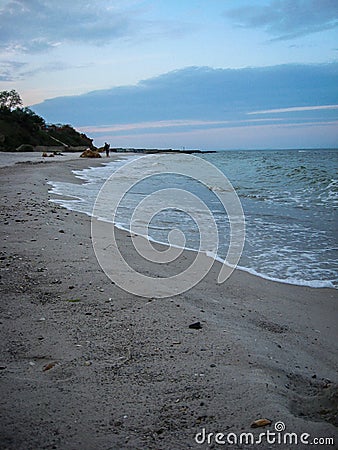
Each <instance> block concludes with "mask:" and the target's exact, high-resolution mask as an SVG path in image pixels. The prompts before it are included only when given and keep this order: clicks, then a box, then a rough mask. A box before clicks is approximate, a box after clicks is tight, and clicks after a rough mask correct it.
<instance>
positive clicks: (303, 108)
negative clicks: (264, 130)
mask: <svg viewBox="0 0 338 450" xmlns="http://www.w3.org/2000/svg"><path fill="white" fill-rule="evenodd" d="M324 109H338V105H321V106H292V107H291V108H279V109H267V110H265V111H252V112H249V113H247V114H248V115H251V114H271V113H272V114H276V113H288V112H300V111H322V110H324Z"/></svg>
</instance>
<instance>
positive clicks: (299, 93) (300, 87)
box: [33, 63, 338, 126]
mask: <svg viewBox="0 0 338 450" xmlns="http://www.w3.org/2000/svg"><path fill="white" fill-rule="evenodd" d="M337 76H338V63H331V64H319V65H297V64H295V65H293V64H290V65H281V66H272V67H259V68H245V69H211V68H209V67H188V68H185V69H181V70H177V71H174V72H169V73H166V74H163V75H161V76H158V77H155V78H150V79H148V80H144V81H141V82H140V83H138V84H137V85H135V86H123V87H117V88H112V89H108V90H100V91H94V92H90V93H88V94H83V95H78V96H69V97H58V98H54V99H50V100H46V101H44V102H43V103H40V104H38V105H33V108H34V110H36V112H37V113H39V114H42V115H43V116H44V117H45V118H46V120H47V121H50V122H67V123H72V124H73V125H74V126H89V125H90V126H95V125H99V126H102V125H111V124H134V123H140V122H157V123H158V122H159V121H182V120H183V121H187V120H189V121H229V120H230V121H236V120H237V121H238V120H248V117H247V114H248V113H250V112H252V111H266V110H274V109H281V108H294V107H295V105H296V106H297V107H306V108H311V109H312V110H307V111H306V114H307V115H310V114H315V113H317V114H318V113H320V114H321V115H324V114H325V115H326V116H330V115H331V116H332V115H333V114H335V110H330V109H326V110H319V109H317V110H313V107H314V106H322V105H333V104H338V89H337V82H336V80H337ZM304 113H305V111H304Z"/></svg>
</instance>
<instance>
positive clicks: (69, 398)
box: [0, 157, 338, 450]
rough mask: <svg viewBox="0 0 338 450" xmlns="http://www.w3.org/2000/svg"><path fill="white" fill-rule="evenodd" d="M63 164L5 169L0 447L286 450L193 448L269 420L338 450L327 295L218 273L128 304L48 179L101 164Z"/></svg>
mask: <svg viewBox="0 0 338 450" xmlns="http://www.w3.org/2000/svg"><path fill="white" fill-rule="evenodd" d="M56 158H60V160H58V161H56ZM61 158H62V157H55V158H50V160H53V161H50V162H49V163H48V164H46V163H38V164H31V163H27V162H23V163H21V164H16V165H12V166H11V167H2V168H1V169H0V176H1V193H2V195H1V202H2V205H1V219H2V220H1V231H2V236H3V241H2V248H1V253H0V259H1V280H0V282H1V284H0V286H1V318H0V321H1V339H0V345H1V353H0V369H1V370H0V381H1V425H0V435H1V438H0V448H1V449H13V450H14V449H15V450H19V449H22V450H23V449H24V450H28V449H32V450H33V449H34V450H37V449H52V448H55V449H64V450H66V449H67V450H70V449H74V450H75V449H93V450H94V449H125V448H126V449H189V448H194V449H195V448H218V447H220V448H231V449H233V448H264V449H267V448H275V447H277V448H283V449H284V448H285V449H287V448H295V446H294V445H293V446H292V445H276V444H275V445H273V444H269V443H267V442H265V441H264V438H263V444H254V445H250V446H248V445H245V444H231V445H230V444H226V445H221V444H220V445H218V444H217V443H215V441H214V437H211V438H210V439H211V441H210V442H213V446H212V445H207V442H206V441H205V442H204V443H203V444H199V443H198V442H196V440H195V436H196V434H197V433H201V432H202V430H203V429H204V430H206V433H214V434H215V433H218V432H219V433H223V434H224V436H227V433H236V434H237V435H239V434H240V433H243V432H253V433H254V434H255V435H256V436H258V434H259V433H262V432H265V431H267V430H269V431H270V432H274V431H275V430H274V425H275V423H276V422H278V421H282V422H284V424H285V426H286V431H287V432H290V433H291V432H294V433H298V434H299V436H300V435H301V433H308V434H310V435H311V437H310V438H309V442H311V440H312V439H313V438H315V437H335V442H336V444H337V442H338V441H337V428H336V427H337V416H336V414H337V371H336V368H337V343H338V336H337V328H338V327H337V317H338V314H337V312H338V311H337V310H338V298H337V297H338V295H337V291H336V290H333V289H313V288H306V287H297V286H292V285H286V284H280V283H275V282H270V281H267V280H263V279H261V278H258V277H255V276H252V275H250V274H248V273H245V272H241V271H238V270H236V271H235V272H234V273H233V274H232V276H231V277H230V279H228V280H227V281H226V282H225V283H224V284H221V285H219V284H217V281H216V280H217V275H218V272H219V263H215V264H214V266H213V267H212V269H211V271H210V272H209V274H208V275H207V276H206V277H205V278H204V279H203V280H202V281H201V282H200V283H199V284H198V285H197V286H195V287H194V288H192V289H191V290H190V291H188V292H185V293H183V294H181V295H177V296H175V297H171V298H167V299H159V298H157V297H156V292H155V293H154V295H153V296H152V297H149V298H142V297H137V296H135V295H132V294H129V293H128V292H125V291H123V290H121V289H120V288H119V287H117V286H116V284H113V283H112V281H111V280H110V279H109V278H107V276H106V275H105V274H104V273H103V271H102V269H101V267H100V266H99V264H98V262H97V260H96V257H95V254H94V251H93V248H92V243H91V228H90V218H89V217H87V216H85V215H83V214H80V213H75V212H70V211H67V210H65V209H63V208H61V207H59V206H57V205H55V204H53V203H51V202H50V201H49V199H50V198H51V194H49V193H48V190H49V188H50V186H49V185H48V184H47V182H48V180H54V181H67V180H71V181H74V177H73V175H72V173H71V170H73V169H81V168H84V167H88V166H94V165H98V164H101V163H102V162H106V159H105V158H102V159H100V160H83V159H80V158H78V157H76V158H75V159H73V158H71V159H70V160H62V164H60V163H59V162H60V161H61ZM1 161H2V160H1V158H0V165H2V166H4V165H5V166H7V165H8V164H7V163H6V164H3V162H1ZM16 162H18V161H16ZM117 238H118V241H119V243H120V245H122V246H123V247H124V248H125V252H126V253H127V255H128V252H130V251H132V250H131V246H130V237H129V236H128V234H127V233H125V232H122V231H117ZM133 258H134V264H135V266H136V267H138V266H139V267H142V270H145V271H146V270H148V268H147V266H145V265H144V261H142V260H141V259H140V260H138V259H137V258H136V257H134V256H133ZM182 258H183V259H184V260H185V261H186V263H187V264H189V261H190V260H191V258H193V254H191V253H189V252H185V253H184V255H183V256H182ZM149 270H150V269H149ZM161 270H162V271H164V270H165V268H164V269H161ZM178 270H179V268H178ZM163 273H164V272H163ZM163 273H161V271H160V272H159V273H158V274H154V275H156V276H161V275H163ZM159 289H160V285H159ZM195 322H200V324H201V326H202V328H201V329H191V328H189V325H190V324H192V323H195ZM259 418H268V419H270V420H271V421H272V424H271V425H270V426H268V427H264V428H257V429H255V430H254V429H251V428H250V424H251V423H252V422H253V421H254V420H256V419H259ZM199 438H200V440H201V439H202V438H203V435H199ZM224 439H225V437H224ZM297 448H309V445H298V446H297ZM311 448H334V446H329V445H328V446H327V447H325V445H322V446H318V447H317V445H311Z"/></svg>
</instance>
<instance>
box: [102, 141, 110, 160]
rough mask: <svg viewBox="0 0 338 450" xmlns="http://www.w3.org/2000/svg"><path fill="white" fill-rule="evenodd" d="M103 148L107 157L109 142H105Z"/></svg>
mask: <svg viewBox="0 0 338 450" xmlns="http://www.w3.org/2000/svg"><path fill="white" fill-rule="evenodd" d="M103 148H104V150H105V152H106V156H107V158H109V152H110V144H108V143H107V142H105V143H104V147H103Z"/></svg>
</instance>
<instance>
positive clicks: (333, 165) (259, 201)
mask: <svg viewBox="0 0 338 450" xmlns="http://www.w3.org/2000/svg"><path fill="white" fill-rule="evenodd" d="M198 156H199V157H201V158H203V159H204V160H206V161H208V162H210V163H212V164H213V165H215V166H216V167H217V168H218V169H220V170H221V171H222V172H223V173H224V174H225V175H226V177H227V178H228V179H229V181H230V182H231V183H232V185H233V187H234V188H235V190H236V192H237V195H238V196H239V198H240V201H241V203H242V207H243V211H244V215H245V222H246V238H245V246H244V251H243V254H242V256H241V259H240V262H239V267H240V268H242V269H244V270H247V271H250V272H251V273H254V274H256V275H258V276H262V277H265V278H270V279H273V280H279V281H283V282H287V283H291V284H298V285H308V286H313V287H323V286H327V287H337V286H338V258H337V255H338V252H337V247H338V245H337V206H338V181H337V180H338V177H337V172H338V151H335V150H288V151H286V150H283V151H224V152H217V153H209V154H205V155H203V154H202V155H200V154H199V155H198ZM125 158H126V159H125V160H123V161H117V162H111V163H108V164H106V165H104V166H102V167H97V168H89V169H85V170H82V171H75V172H74V173H75V175H76V176H77V177H79V178H81V179H82V180H84V183H83V184H72V183H59V182H53V181H51V182H50V184H51V185H52V186H53V189H52V191H51V192H52V193H54V194H59V195H63V196H69V197H71V199H70V200H60V199H58V198H57V197H55V199H54V200H53V201H55V202H57V203H59V204H61V205H62V206H64V207H66V208H68V209H71V210H75V211H79V212H85V213H87V214H88V215H91V214H92V210H93V205H94V202H95V199H96V197H97V195H98V192H99V190H100V189H101V187H102V185H103V183H104V182H105V181H106V179H107V178H108V177H109V176H110V175H111V174H112V173H113V172H115V171H116V170H117V169H118V168H119V167H121V166H122V165H123V164H125V162H126V160H127V161H128V160H131V159H133V158H135V157H134V156H130V155H129V156H126V157H125ZM104 162H105V161H104ZM149 164H151V161H150V160H149ZM116 182H118V178H117V179H116ZM173 186H174V187H176V188H179V189H184V190H189V191H191V192H193V193H195V194H196V195H197V196H198V197H199V198H201V199H202V200H203V201H204V202H205V203H206V204H207V205H208V208H209V209H210V211H212V214H213V216H214V217H215V220H216V223H217V226H218V230H219V239H220V243H219V248H218V252H217V256H218V257H219V258H221V259H224V258H225V256H226V253H227V249H228V244H229V240H228V237H229V224H228V220H227V217H226V213H225V211H224V209H223V208H222V207H221V205H220V203H219V201H218V199H217V197H216V196H215V195H214V193H215V192H217V185H215V186H213V185H211V186H208V187H206V186H203V185H201V184H199V183H196V182H195V183H194V182H192V180H189V179H186V178H185V177H183V176H175V175H161V176H160V175H158V176H154V177H152V178H151V179H147V180H146V181H143V182H139V183H138V184H137V185H136V186H135V187H134V188H133V189H131V190H130V192H129V193H128V194H127V195H126V196H125V198H124V199H123V202H121V205H120V207H119V209H118V211H117V216H116V218H115V223H116V224H117V225H118V226H120V227H122V228H126V229H129V226H130V220H131V217H132V213H133V211H134V209H135V207H136V206H137V205H138V204H139V202H140V201H141V200H142V199H143V198H145V197H146V196H147V195H149V194H151V193H153V192H156V191H157V190H159V189H163V188H164V187H173ZM183 209H184V208H183ZM100 217H101V218H105V219H106V220H110V218H109V217H105V214H104V211H102V212H101V213H100ZM173 228H180V229H181V230H182V231H183V233H184V234H185V238H186V243H185V246H186V247H187V248H193V249H198V246H199V229H198V226H197V224H196V223H195V222H194V220H192V219H191V217H190V216H189V214H188V211H187V212H183V211H179V210H178V209H171V210H166V211H162V212H160V213H159V214H157V215H156V216H155V217H154V219H153V220H152V221H151V223H150V226H149V230H148V234H149V237H150V238H152V239H154V240H157V241H160V242H168V241H167V236H168V232H169V231H170V230H172V229H173Z"/></svg>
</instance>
